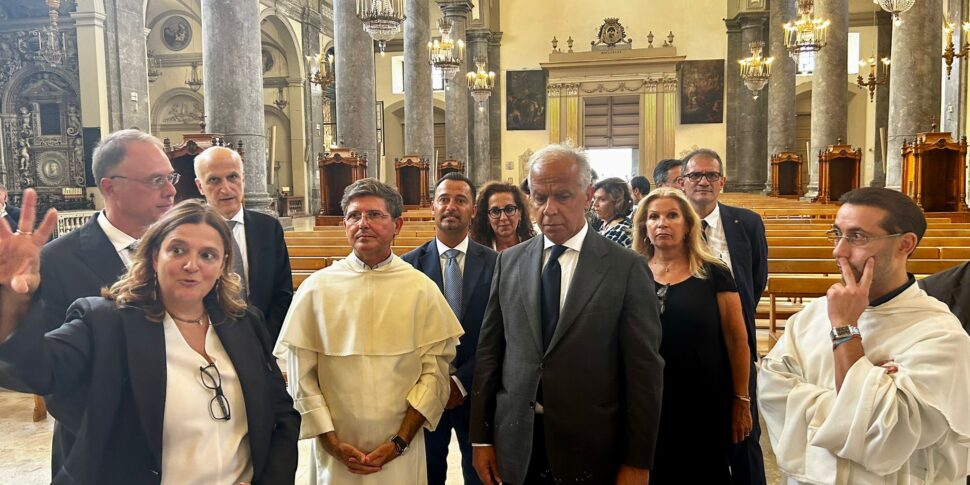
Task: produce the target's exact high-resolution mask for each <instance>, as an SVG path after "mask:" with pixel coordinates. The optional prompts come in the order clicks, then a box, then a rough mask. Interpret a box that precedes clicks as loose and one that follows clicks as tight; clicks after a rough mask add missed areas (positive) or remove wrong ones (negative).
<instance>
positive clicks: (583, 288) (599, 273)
mask: <svg viewBox="0 0 970 485" xmlns="http://www.w3.org/2000/svg"><path fill="white" fill-rule="evenodd" d="M603 243H607V244H613V243H612V242H610V241H607V240H606V239H604V238H602V237H601V236H599V235H598V234H596V233H595V232H594V231H588V232H587V233H586V239H585V240H583V248H582V249H583V250H582V251H580V253H579V261H578V262H577V264H576V270H575V271H574V272H573V279H572V282H570V284H569V292H568V293H567V295H568V296H567V298H566V302H565V303H564V304H563V307H562V311H561V312H560V313H559V324H558V325H556V331H555V333H553V334H552V340H551V341H550V342H549V348H548V349H546V353H548V352H549V351H551V350H552V349H553V348H554V347H555V346H556V344H557V343H559V341H560V340H562V336H563V335H564V334H565V333H566V331H568V330H569V327H571V326H572V325H573V323H575V322H576V317H578V316H579V312H580V311H582V309H583V308H584V307H585V306H586V304H587V303H589V300H590V299H591V298H592V297H593V292H595V291H596V288H597V287H598V286H599V284H600V281H602V279H603V276H604V275H605V274H606V271H607V269H608V268H607V260H606V259H605V256H606V255H607V254H609V251H608V249H607V247H605V246H603Z"/></svg>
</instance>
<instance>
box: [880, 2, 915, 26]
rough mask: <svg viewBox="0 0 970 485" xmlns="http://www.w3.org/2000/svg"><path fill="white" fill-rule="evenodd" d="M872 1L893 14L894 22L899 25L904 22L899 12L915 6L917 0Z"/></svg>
mask: <svg viewBox="0 0 970 485" xmlns="http://www.w3.org/2000/svg"><path fill="white" fill-rule="evenodd" d="M872 3H875V4H876V5H879V7H880V8H882V9H883V10H885V11H887V12H889V13H891V14H893V23H895V24H896V25H899V24H901V23H903V19H901V18H899V14H901V13H903V12H905V11H907V10H909V9H911V8H913V5H915V4H916V0H872Z"/></svg>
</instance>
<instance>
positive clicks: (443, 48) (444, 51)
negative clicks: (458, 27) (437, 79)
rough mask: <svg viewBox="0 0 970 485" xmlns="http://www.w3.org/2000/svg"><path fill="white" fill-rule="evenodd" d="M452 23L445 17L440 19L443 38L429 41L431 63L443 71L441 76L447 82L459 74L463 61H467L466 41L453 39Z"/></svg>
mask: <svg viewBox="0 0 970 485" xmlns="http://www.w3.org/2000/svg"><path fill="white" fill-rule="evenodd" d="M451 27H452V24H451V22H449V21H448V20H447V19H445V18H440V19H438V31H440V32H441V40H440V41H438V40H435V41H433V42H428V53H429V54H430V57H431V65H432V66H434V67H435V69H437V70H438V71H440V72H441V77H442V78H443V79H444V80H445V82H451V79H452V78H453V77H455V74H458V71H459V70H460V69H461V65H462V63H463V62H464V61H465V41H463V40H460V39H459V40H457V41H455V40H452V38H451Z"/></svg>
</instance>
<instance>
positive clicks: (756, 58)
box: [738, 42, 775, 99]
mask: <svg viewBox="0 0 970 485" xmlns="http://www.w3.org/2000/svg"><path fill="white" fill-rule="evenodd" d="M750 47H751V57H747V58H744V59H741V60H740V61H738V64H740V67H741V79H742V80H744V86H745V87H746V88H748V90H749V91H751V94H752V95H753V96H754V99H758V95H759V94H760V93H761V90H762V89H764V87H765V85H766V84H768V78H769V77H771V63H772V62H774V60H775V58H773V57H768V58H765V57H762V55H761V53H762V51H763V50H764V48H765V43H764V42H752V43H751V45H750Z"/></svg>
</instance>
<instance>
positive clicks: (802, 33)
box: [783, 0, 831, 62]
mask: <svg viewBox="0 0 970 485" xmlns="http://www.w3.org/2000/svg"><path fill="white" fill-rule="evenodd" d="M814 10H815V5H814V3H813V2H812V0H798V13H799V17H798V19H797V20H795V21H794V22H788V23H786V24H785V25H783V27H784V29H785V48H786V49H788V53H789V54H790V55H791V57H792V58H793V59H795V61H796V62H798V57H799V56H801V55H802V54H806V53H815V52H818V51H819V50H820V49H821V48H823V47H825V43H826V35H827V33H828V28H829V24H830V23H831V22H829V21H828V20H823V19H817V18H815V15H814V13H813V11H814Z"/></svg>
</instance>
